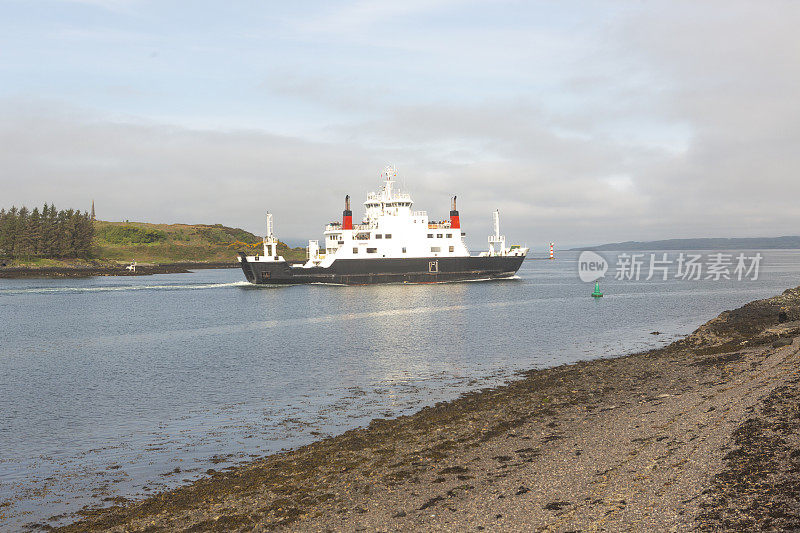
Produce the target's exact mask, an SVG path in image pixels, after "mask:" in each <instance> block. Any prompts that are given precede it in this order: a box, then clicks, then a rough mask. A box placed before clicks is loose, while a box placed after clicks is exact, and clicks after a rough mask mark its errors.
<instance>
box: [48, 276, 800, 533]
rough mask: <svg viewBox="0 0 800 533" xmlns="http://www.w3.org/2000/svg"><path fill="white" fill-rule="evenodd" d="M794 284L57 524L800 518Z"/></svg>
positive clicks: (563, 525) (623, 522) (207, 526)
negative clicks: (605, 350)
mask: <svg viewBox="0 0 800 533" xmlns="http://www.w3.org/2000/svg"><path fill="white" fill-rule="evenodd" d="M798 336H800V288H798V289H792V290H788V291H786V292H784V293H783V294H782V295H780V296H777V297H775V298H771V299H768V300H760V301H756V302H752V303H750V304H747V305H746V306H743V307H742V308H740V309H737V310H735V311H727V312H725V313H722V314H721V315H720V316H719V317H718V318H716V319H714V320H712V321H710V322H708V323H707V324H705V325H703V326H702V327H700V328H699V329H698V330H697V331H695V332H694V333H693V334H692V335H690V336H689V337H687V338H686V339H682V340H680V341H678V342H675V343H673V344H671V345H670V346H668V347H666V348H662V349H658V350H653V351H649V352H645V353H640V354H634V355H629V356H625V357H620V358H616V359H607V360H595V361H589V362H581V363H576V364H570V365H564V366H560V367H557V368H552V369H547V370H537V371H530V372H527V373H524V374H522V375H520V379H519V380H517V381H514V382H512V383H511V384H509V385H506V386H503V387H499V388H496V389H490V390H483V391H478V392H475V393H471V394H468V395H465V396H464V397H462V398H459V399H457V400H455V401H452V402H447V403H443V404H440V405H436V406H434V407H431V408H426V409H423V410H422V411H420V412H418V413H416V414H414V415H411V416H405V417H400V418H398V419H394V420H375V421H373V422H372V423H371V424H370V425H369V427H367V428H364V429H359V430H353V431H348V432H347V433H345V434H343V435H340V436H338V437H335V438H331V439H325V440H322V441H319V442H316V443H313V444H310V445H308V446H304V447H302V448H299V449H297V450H294V451H291V452H286V453H280V454H275V455H271V456H268V457H265V458H263V459H259V460H256V461H254V462H252V463H248V464H246V465H243V466H239V467H234V468H231V469H228V470H226V471H223V472H216V471H213V470H209V471H208V476H207V477H206V478H204V479H201V480H199V481H196V482H194V483H192V484H190V485H187V486H185V487H182V488H179V489H176V490H173V491H169V492H165V493H162V494H159V495H155V496H153V497H150V498H148V499H146V500H144V501H141V502H135V503H133V502H132V503H129V504H127V505H120V506H117V507H113V508H110V509H104V510H98V511H92V510H85V511H84V512H83V514H84V516H85V518H84V519H83V520H82V521H80V522H77V523H75V524H72V525H70V526H66V527H64V528H62V529H61V530H62V531H105V530H109V531H210V530H215V531H238V530H241V531H251V530H257V531H260V530H274V529H278V530H297V531H408V530H415V531H480V530H506V531H522V530H524V531H575V530H581V531H642V530H652V531H686V530H703V531H722V530H770V529H771V530H781V531H783V530H791V529H797V528H800V475H798V472H800V470H799V469H800V401H798V400H800V385H798V383H800V340H798V338H797V337H798Z"/></svg>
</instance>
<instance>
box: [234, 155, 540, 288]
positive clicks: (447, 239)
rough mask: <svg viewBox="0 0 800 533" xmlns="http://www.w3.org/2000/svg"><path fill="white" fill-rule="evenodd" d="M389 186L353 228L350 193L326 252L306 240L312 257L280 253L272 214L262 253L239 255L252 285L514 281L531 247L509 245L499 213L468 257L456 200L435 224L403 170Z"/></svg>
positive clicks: (393, 173)
mask: <svg viewBox="0 0 800 533" xmlns="http://www.w3.org/2000/svg"><path fill="white" fill-rule="evenodd" d="M381 177H382V179H383V185H382V187H381V189H380V190H379V191H378V192H375V193H370V194H368V195H367V199H366V201H365V202H364V208H365V214H364V218H363V220H362V222H361V224H353V212H352V211H351V209H350V196H347V197H345V201H344V212H343V213H342V221H341V222H334V223H331V224H328V225H327V226H326V227H325V240H324V248H321V247H320V244H319V241H316V240H311V241H309V242H308V248H307V252H308V260H307V261H305V262H302V261H300V262H290V261H286V260H285V259H284V258H283V256H280V255H278V241H277V239H276V238H275V235H274V234H273V224H272V215H271V214H269V213H268V214H267V234H266V237H265V238H264V254H263V255H256V256H248V255H246V254H245V253H243V252H240V253H239V256H238V260H239V262H240V263H241V267H242V270H243V271H244V275H245V277H246V278H247V280H248V281H249V282H251V283H255V284H299V283H331V284H344V285H366V284H372V283H442V282H450V281H466V280H483V279H486V280H489V279H500V278H510V277H513V276H514V275H515V274H516V273H517V270H519V267H520V265H522V262H523V261H524V260H525V256H526V255H527V254H528V248H526V247H522V246H518V245H515V246H510V247H508V248H506V239H505V237H504V236H502V235H500V213H499V212H498V211H497V210H495V212H494V214H493V216H494V233H493V234H492V235H490V236H489V239H488V241H489V248H488V250H487V251H485V252H481V253H479V254H478V255H470V252H469V250H468V249H467V245H466V243H465V242H464V237H465V235H466V234H465V233H464V232H462V231H461V221H460V219H459V215H458V209H457V208H456V197H455V196H454V197H453V198H452V204H451V209H450V218H449V220H444V221H432V220H429V219H428V215H427V213H426V212H425V211H414V210H412V206H413V201H412V200H411V196H410V195H409V194H408V193H405V192H401V191H399V190H398V189H397V187H396V178H397V170H396V169H395V168H394V167H392V166H388V167H386V169H385V170H384V171H383V173H382V174H381Z"/></svg>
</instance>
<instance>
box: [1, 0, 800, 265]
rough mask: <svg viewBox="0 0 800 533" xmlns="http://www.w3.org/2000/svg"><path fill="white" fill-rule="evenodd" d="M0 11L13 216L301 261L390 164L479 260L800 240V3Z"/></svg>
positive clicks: (135, 5)
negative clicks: (659, 243)
mask: <svg viewBox="0 0 800 533" xmlns="http://www.w3.org/2000/svg"><path fill="white" fill-rule="evenodd" d="M0 8H2V13H3V16H2V17H0V206H4V207H9V206H10V205H12V204H14V205H21V204H25V205H29V206H32V205H37V204H41V203H42V202H44V201H48V202H55V203H56V204H57V205H58V206H60V207H80V208H82V209H88V208H89V205H90V202H91V200H92V199H94V200H95V202H96V204H97V211H98V217H99V218H102V219H106V220H125V219H129V220H137V221H148V222H186V223H223V224H226V225H232V226H240V227H244V228H246V229H249V230H251V231H255V232H258V233H261V232H262V225H263V213H264V211H266V210H270V211H272V212H273V213H275V216H276V231H277V233H278V235H279V237H281V238H283V239H284V240H288V241H290V242H294V243H300V242H302V240H303V239H308V238H319V237H320V236H321V235H320V234H321V231H322V225H323V224H325V223H326V222H328V221H330V220H335V219H337V218H339V217H340V215H341V209H342V205H341V204H342V198H343V196H344V195H345V194H347V193H349V194H351V195H352V196H353V197H354V198H355V199H356V200H357V201H358V202H360V201H361V199H362V198H363V196H364V195H365V194H366V192H368V191H370V190H373V189H375V188H377V186H378V185H379V178H378V175H379V173H380V170H381V169H382V167H383V166H384V165H386V163H388V162H391V163H393V164H394V165H396V166H397V168H398V169H399V172H400V182H401V183H402V184H405V186H406V188H407V189H408V190H409V191H410V192H411V193H412V195H413V197H414V199H415V202H416V206H417V208H419V209H425V210H427V211H428V213H429V214H430V215H431V217H432V218H440V217H441V218H443V217H446V215H447V212H448V210H449V205H448V198H449V196H451V195H452V194H458V196H459V200H460V205H459V208H460V211H461V215H462V221H463V222H462V223H463V225H464V226H465V228H466V231H467V232H468V234H469V238H470V241H469V242H470V244H471V245H472V246H473V247H474V248H478V247H482V246H485V242H484V239H485V237H484V235H486V234H488V231H489V225H490V212H491V210H492V209H494V208H499V209H500V210H501V213H502V217H503V218H502V222H503V230H504V233H506V234H507V236H508V238H509V240H510V241H512V242H520V243H527V244H528V245H530V246H533V247H534V249H535V250H536V249H538V250H539V251H541V250H542V249H543V247H544V245H545V243H546V242H548V241H550V240H554V241H556V243H558V244H559V245H561V246H571V245H581V244H592V243H602V242H611V241H621V240H630V239H634V240H641V239H657V238H670V237H702V236H715V237H730V236H773V235H789V234H798V233H800V200H799V199H800V179H799V178H800V176H798V171H800V68H798V65H800V32H799V31H798V28H800V3H798V2H794V1H785V2H784V1H777V0H776V1H749V2H739V1H736V0H724V1H720V2H714V1H704V2H697V1H696V0H695V1H690V2H681V1H679V0H670V1H664V2H657V1H647V2H639V1H636V2H635V1H630V2H612V1H607V2H592V1H582V2H571V1H558V2H553V1H542V2H534V1H518V2H517V1H478V0H474V1H470V0H465V1H462V0H404V1H402V2H397V1H385V2H384V1H378V0H376V1H363V2H362V1H352V2H338V3H334V2H303V1H297V2H264V1H262V0H252V1H235V0H232V1H228V2H209V1H202V0H201V1H197V0H194V1H189V0H185V1H173V0H158V1H156V0H152V1H150V0H75V1H67V0H38V1H35V2H31V1H28V0H0ZM360 214H361V206H357V208H356V215H357V216H360Z"/></svg>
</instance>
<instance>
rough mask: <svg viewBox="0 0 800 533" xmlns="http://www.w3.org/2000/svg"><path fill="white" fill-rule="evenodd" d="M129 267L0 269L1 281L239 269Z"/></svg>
mask: <svg viewBox="0 0 800 533" xmlns="http://www.w3.org/2000/svg"><path fill="white" fill-rule="evenodd" d="M126 267H127V265H123V264H110V263H97V264H94V265H80V266H68V267H66V266H64V267H20V266H9V267H0V279H19V278H88V277H93V276H150V275H152V274H185V273H187V272H189V271H190V270H198V269H206V268H239V263H237V262H235V261H233V262H202V261H194V262H182V263H165V264H137V265H136V271H135V272H134V271H131V270H128V269H127V268H126Z"/></svg>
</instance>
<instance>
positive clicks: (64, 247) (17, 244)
mask: <svg viewBox="0 0 800 533" xmlns="http://www.w3.org/2000/svg"><path fill="white" fill-rule="evenodd" d="M93 237H94V223H93V222H92V217H91V216H90V215H89V213H87V212H85V211H84V212H83V213H81V212H80V211H76V210H74V209H66V210H61V211H59V210H57V209H56V207H55V205H53V204H50V205H49V206H48V205H47V204H44V207H42V209H41V211H40V210H39V208H38V207H35V208H34V209H33V210H32V211H31V210H29V209H28V208H27V207H21V208H19V209H17V208H16V207H12V208H11V209H9V210H8V211H6V210H5V209H0V256H3V257H9V258H12V259H17V258H32V257H58V258H67V257H70V258H71V257H89V256H90V255H91V251H92V238H93Z"/></svg>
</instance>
